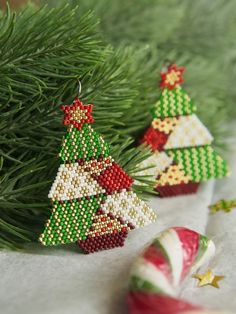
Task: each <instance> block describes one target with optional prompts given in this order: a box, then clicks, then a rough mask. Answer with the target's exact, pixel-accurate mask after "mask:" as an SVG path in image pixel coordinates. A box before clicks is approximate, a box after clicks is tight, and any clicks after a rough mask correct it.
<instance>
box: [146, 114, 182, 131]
mask: <svg viewBox="0 0 236 314" xmlns="http://www.w3.org/2000/svg"><path fill="white" fill-rule="evenodd" d="M178 123H179V119H178V118H175V117H173V118H165V119H154V120H153V121H152V127H153V128H154V129H157V130H158V131H160V132H163V133H165V134H169V133H170V132H172V131H173V130H174V129H175V127H176V125H177V124H178Z"/></svg>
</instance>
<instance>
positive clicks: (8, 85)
mask: <svg viewBox="0 0 236 314" xmlns="http://www.w3.org/2000/svg"><path fill="white" fill-rule="evenodd" d="M96 25H97V22H96V19H94V18H93V15H92V13H91V12H88V13H87V12H86V13H85V14H83V15H82V14H80V11H79V9H78V8H77V7H75V8H74V9H73V10H71V8H70V7H68V6H64V7H61V8H58V9H49V8H47V7H42V8H40V9H36V8H35V7H33V6H29V7H27V8H26V9H25V10H24V11H22V12H19V13H18V14H14V13H11V12H10V10H9V8H8V11H7V12H6V13H5V14H2V15H1V19H0V26H1V28H0V47H1V56H0V78H1V82H2V84H1V87H0V108H1V116H2V119H1V122H0V143H1V148H0V155H1V159H0V165H1V170H2V177H1V186H0V207H1V221H0V226H1V233H2V234H1V240H0V247H2V248H11V249H13V248H19V247H21V245H22V244H24V243H25V242H27V241H37V238H38V234H39V232H40V231H41V230H42V228H43V224H44V221H45V220H46V218H47V217H48V215H49V210H50V202H49V200H48V199H47V194H48V191H49V188H50V185H51V184H52V180H53V178H54V177H55V174H56V171H57V168H58V166H59V160H58V159H57V155H58V151H59V147H60V144H61V140H62V136H63V135H64V134H65V132H66V130H65V129H64V127H63V126H62V112H60V110H59V107H60V105H61V104H62V103H63V104H66V103H71V102H72V100H73V99H74V97H76V96H77V84H78V83H77V80H78V79H80V81H81V83H82V94H81V96H80V98H81V100H82V101H83V102H84V103H91V102H92V103H94V104H95V109H94V117H95V119H96V123H95V126H96V128H97V130H99V132H101V133H102V134H103V135H104V136H105V138H106V140H109V141H110V142H111V143H112V144H113V146H112V147H113V151H114V155H115V156H114V157H115V158H116V155H117V158H118V160H119V162H120V163H121V164H122V165H124V169H125V170H127V171H128V172H132V171H133V170H132V169H135V167H136V166H137V163H138V162H139V161H140V160H142V159H143V158H145V156H146V152H141V151H140V152H139V151H136V150H134V149H133V148H132V147H131V144H132V140H131V138H130V136H129V132H128V131H127V132H126V131H125V128H126V127H127V126H128V125H129V119H127V114H130V113H131V112H132V106H133V104H134V102H135V101H136V99H137V97H138V95H139V88H140V82H139V77H138V76H137V75H136V74H135V68H134V67H133V65H132V60H133V51H132V50H129V49H127V50H126V49H125V50H124V51H123V50H118V51H116V52H114V50H113V48H112V47H110V46H107V45H106V44H105V43H103V42H102V40H101V39H100V37H99V35H98V33H97V30H96V27H97V26H96ZM130 118H132V115H130ZM121 143H123V144H121ZM116 145H118V146H116ZM118 155H119V156H118ZM127 160H128V162H127ZM148 189H149V191H151V188H150V187H149V188H148V187H143V188H142V187H139V189H138V192H139V193H142V192H143V193H144V194H145V192H147V190H148Z"/></svg>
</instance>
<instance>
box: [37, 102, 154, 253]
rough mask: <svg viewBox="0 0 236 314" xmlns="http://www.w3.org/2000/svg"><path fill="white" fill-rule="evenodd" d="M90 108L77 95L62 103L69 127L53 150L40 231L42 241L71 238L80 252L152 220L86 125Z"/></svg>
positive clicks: (109, 244)
mask: <svg viewBox="0 0 236 314" xmlns="http://www.w3.org/2000/svg"><path fill="white" fill-rule="evenodd" d="M92 108H93V106H92V105H83V103H82V102H81V101H80V100H79V99H75V100H74V102H73V104H72V105H67V106H62V110H63V111H64V114H65V116H64V124H65V125H69V127H68V132H67V134H66V136H65V138H64V140H63V143H62V148H61V151H60V154H59V156H60V158H61V160H62V162H63V164H61V165H60V167H59V170H58V173H57V176H56V179H55V181H54V183H53V185H52V187H51V190H50V192H49V198H51V199H52V204H53V209H52V214H51V217H50V219H49V220H48V222H47V223H46V228H45V230H44V232H43V234H42V235H41V236H40V241H41V243H42V244H43V245H59V244H67V243H71V242H77V244H78V245H79V247H80V248H82V249H83V251H84V252H85V253H91V252H95V251H99V250H103V249H110V248H113V247H118V246H123V244H124V241H125V238H126V237H127V234H128V231H129V230H131V229H134V228H139V227H143V226H145V225H147V224H149V223H151V222H152V221H155V219H156V215H155V213H154V212H153V211H152V210H151V209H150V208H149V207H148V206H147V205H146V204H145V203H144V202H143V201H142V200H140V199H139V198H138V196H137V195H136V194H135V193H134V192H133V191H132V190H131V186H132V184H133V180H132V178H131V177H129V176H128V175H127V174H126V173H125V172H124V170H122V168H121V167H120V166H119V165H118V164H117V163H116V162H115V161H114V160H113V158H112V157H111V156H110V153H109V145H108V144H107V143H106V142H105V141H104V140H103V138H102V137H101V136H100V135H99V134H98V133H97V132H95V131H94V130H93V128H92V127H91V125H90V124H91V123H92V122H93V121H94V119H93V117H92V115H91V112H92Z"/></svg>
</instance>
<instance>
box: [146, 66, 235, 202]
mask: <svg viewBox="0 0 236 314" xmlns="http://www.w3.org/2000/svg"><path fill="white" fill-rule="evenodd" d="M183 72H184V68H182V67H181V68H178V67H177V66H176V65H175V64H174V65H171V66H169V67H168V69H167V71H166V72H162V73H161V83H160V86H161V88H162V89H163V91H162V94H161V97H160V100H159V101H158V102H157V104H156V105H155V106H154V108H153V110H152V115H153V121H152V125H151V127H149V129H148V130H147V131H146V132H145V134H144V136H143V138H142V140H141V142H142V143H146V144H147V145H148V146H150V147H151V149H152V150H153V152H154V154H153V155H152V156H151V157H150V158H149V159H147V160H145V161H144V162H143V163H142V165H141V166H142V167H147V166H150V165H154V166H155V168H150V169H148V170H146V171H145V174H148V175H153V174H155V178H156V188H155V189H156V191H157V192H158V193H159V196H160V197H165V196H175V195H180V194H189V193H195V192H196V191H197V188H198V186H199V183H200V182H201V181H206V180H209V179H210V178H220V177H224V176H227V175H228V174H229V169H228V167H227V164H226V162H225V161H224V160H223V159H222V158H221V157H220V156H219V155H218V154H217V153H216V152H215V151H214V150H213V148H212V147H211V146H210V144H211V142H212V141H213V138H212V136H211V134H210V133H209V131H208V130H207V128H206V127H205V126H204V125H203V124H202V123H201V121H200V120H199V119H198V118H197V116H196V115H195V114H194V111H195V110H196V107H195V106H194V105H193V103H192V101H191V99H190V98H189V96H188V95H187V94H186V93H185V91H184V90H183V89H182V88H181V86H180V85H181V84H182V83H183ZM142 174H144V172H142Z"/></svg>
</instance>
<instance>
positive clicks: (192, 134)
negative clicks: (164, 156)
mask: <svg viewBox="0 0 236 314" xmlns="http://www.w3.org/2000/svg"><path fill="white" fill-rule="evenodd" d="M212 141H213V137H212V135H211V134H210V132H209V131H208V130H207V128H206V127H205V126H204V125H203V124H202V122H201V121H200V120H199V119H198V117H197V116H196V115H195V114H192V115H190V116H181V117H179V122H178V124H177V126H176V128H175V129H174V131H173V132H172V133H171V134H170V136H169V138H168V141H167V142H166V144H165V146H164V149H172V148H181V147H194V146H199V145H207V144H210V143H211V142H212Z"/></svg>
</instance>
